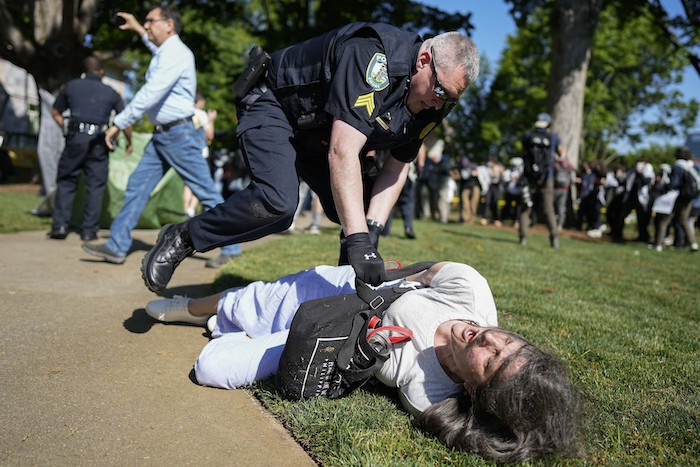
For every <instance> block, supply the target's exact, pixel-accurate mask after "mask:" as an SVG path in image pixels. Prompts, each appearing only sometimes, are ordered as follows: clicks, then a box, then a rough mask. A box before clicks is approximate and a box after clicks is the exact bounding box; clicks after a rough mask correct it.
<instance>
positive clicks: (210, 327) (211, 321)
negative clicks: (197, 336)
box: [207, 315, 216, 332]
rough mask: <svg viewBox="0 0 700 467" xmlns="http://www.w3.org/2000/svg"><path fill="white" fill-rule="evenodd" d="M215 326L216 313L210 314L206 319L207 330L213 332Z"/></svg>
mask: <svg viewBox="0 0 700 467" xmlns="http://www.w3.org/2000/svg"><path fill="white" fill-rule="evenodd" d="M215 327H216V315H212V316H210V317H209V319H208V320H207V330H208V331H209V332H214V328H215Z"/></svg>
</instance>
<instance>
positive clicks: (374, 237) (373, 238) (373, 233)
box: [367, 223, 384, 250]
mask: <svg viewBox="0 0 700 467" xmlns="http://www.w3.org/2000/svg"><path fill="white" fill-rule="evenodd" d="M367 228H368V229H369V241H370V243H372V246H373V247H374V249H375V250H378V249H379V237H380V235H381V234H382V232H383V231H384V229H383V228H382V227H381V226H379V225H377V224H370V223H367Z"/></svg>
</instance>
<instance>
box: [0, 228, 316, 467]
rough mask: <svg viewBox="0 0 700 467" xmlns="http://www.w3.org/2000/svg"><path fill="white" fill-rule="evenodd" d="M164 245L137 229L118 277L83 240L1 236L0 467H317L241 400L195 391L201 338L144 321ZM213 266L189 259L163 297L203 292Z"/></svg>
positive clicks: (189, 330)
mask: <svg viewBox="0 0 700 467" xmlns="http://www.w3.org/2000/svg"><path fill="white" fill-rule="evenodd" d="M157 233H158V232H157V231H156V230H138V231H135V232H134V238H135V239H137V240H138V241H137V242H136V243H135V245H134V246H135V248H136V249H138V251H132V253H131V254H130V255H129V257H128V259H127V262H126V263H125V264H124V265H120V266H118V265H111V264H107V263H103V262H99V261H96V258H93V257H91V256H89V255H88V254H86V253H84V252H83V251H82V249H81V248H80V245H81V241H80V238H79V237H78V236H77V235H76V234H72V235H70V236H69V237H68V239H67V240H65V241H56V240H49V239H47V237H46V235H45V232H25V233H19V234H3V235H0V294H1V297H2V299H1V300H0V313H1V316H2V323H3V325H2V334H1V336H0V419H2V423H1V424H0V465H13V466H14V465H119V466H122V465H203V464H208V465H255V466H258V465H270V466H273V465H274V466H278V465H286V466H296V465H314V463H313V461H312V460H311V459H310V458H309V456H308V455H307V454H306V453H305V452H304V450H303V449H301V448H300V447H299V446H298V445H297V444H296V443H295V442H294V440H293V439H292V438H291V437H290V436H289V434H288V433H287V431H286V430H285V429H284V428H283V427H282V426H281V425H280V424H279V423H277V422H276V421H275V420H274V419H273V418H272V417H271V416H270V415H268V414H267V413H266V412H265V411H264V410H263V409H262V408H261V407H260V405H259V404H258V402H257V401H256V400H255V399H253V398H252V397H251V396H249V395H248V394H247V393H246V392H245V391H239V390H235V391H224V390H217V389H212V388H205V387H201V386H198V385H196V384H194V383H193V382H192V381H191V380H190V377H189V374H190V371H191V369H192V365H193V363H194V361H195V359H196V357H197V355H198V354H199V351H200V350H201V348H202V347H203V346H204V345H205V344H206V343H207V337H206V336H205V334H204V330H203V329H202V328H200V327H194V326H181V325H166V324H162V323H156V322H154V321H153V320H152V319H151V318H149V317H148V316H147V315H146V313H145V311H144V306H145V304H146V303H147V302H148V301H149V300H153V299H155V298H157V297H156V296H155V295H154V294H152V293H150V292H149V291H148V290H147V289H146V287H145V286H144V284H143V282H142V280H141V273H140V271H139V268H140V264H141V259H142V258H143V255H144V254H145V251H146V250H147V249H148V248H150V247H151V246H152V245H153V243H154V242H155V238H156V235H157ZM107 234H108V232H107V231H102V232H101V235H102V236H106V235H107ZM263 241H264V240H263ZM102 242H104V238H101V239H100V243H102ZM252 245H254V244H247V245H244V251H245V250H246V249H247V248H250V247H251V246H252ZM216 254H218V251H212V252H209V253H206V254H197V255H195V257H194V258H190V259H188V260H186V261H184V262H183V263H182V264H181V265H180V267H179V268H178V270H177V272H176V273H175V276H174V278H173V280H172V282H171V284H170V285H171V286H170V288H169V289H168V290H166V291H165V292H164V294H163V295H164V296H167V297H170V296H172V295H174V294H187V295H191V296H201V295H203V294H204V293H207V292H208V290H209V284H210V283H211V281H212V280H213V278H214V275H215V273H216V271H215V270H212V269H207V268H205V267H204V261H205V260H206V259H208V258H211V257H213V256H214V255H216Z"/></svg>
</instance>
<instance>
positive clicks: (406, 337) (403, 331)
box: [367, 320, 413, 344]
mask: <svg viewBox="0 0 700 467" xmlns="http://www.w3.org/2000/svg"><path fill="white" fill-rule="evenodd" d="M370 322H371V320H370ZM381 331H388V332H389V342H391V343H392V344H398V343H399V342H405V341H410V340H411V338H412V337H413V331H411V330H410V329H408V328H403V327H401V326H379V327H378V328H374V329H372V330H371V331H370V332H368V333H367V339H368V340H369V338H370V337H372V336H373V335H375V334H376V333H378V332H381ZM392 333H396V334H398V336H394V335H392Z"/></svg>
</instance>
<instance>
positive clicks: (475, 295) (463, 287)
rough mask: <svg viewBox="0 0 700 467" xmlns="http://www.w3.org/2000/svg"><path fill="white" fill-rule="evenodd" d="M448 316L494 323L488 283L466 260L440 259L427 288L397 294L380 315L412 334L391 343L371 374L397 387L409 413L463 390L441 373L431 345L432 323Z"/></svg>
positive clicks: (494, 309) (433, 330)
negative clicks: (386, 356) (441, 263)
mask: <svg viewBox="0 0 700 467" xmlns="http://www.w3.org/2000/svg"><path fill="white" fill-rule="evenodd" d="M454 319H464V320H471V321H474V322H476V323H477V324H478V325H479V326H498V317H497V311H496V304H495V302H494V300H493V295H492V294H491V288H490V287H489V285H488V282H487V281H486V279H485V278H484V277H483V276H482V275H481V274H479V272H478V271H476V269H474V268H472V267H471V266H467V265H466V264H459V263H449V264H446V265H445V266H443V267H442V269H440V271H438V273H437V274H435V276H434V277H433V280H432V281H431V283H430V288H425V289H419V290H416V291H412V292H409V293H407V294H405V295H403V296H402V297H400V298H399V299H398V300H396V301H395V302H394V303H393V304H392V305H391V306H390V307H389V308H388V309H387V310H386V312H385V314H384V319H383V320H382V324H383V325H395V326H402V327H406V328H409V329H411V330H412V331H413V338H412V339H411V340H410V341H409V342H406V343H400V344H394V348H393V351H392V353H391V356H390V357H389V359H388V360H387V361H386V362H385V363H384V366H383V367H382V369H381V370H380V371H379V372H378V373H377V374H376V376H377V379H379V380H380V381H381V382H382V383H384V384H386V385H388V386H394V387H397V388H399V397H400V398H401V402H402V403H403V405H404V406H405V407H406V409H407V410H408V411H409V412H411V413H413V414H414V415H417V414H418V413H420V412H422V411H424V410H425V409H427V408H428V407H429V406H430V405H431V404H434V403H436V402H440V401H442V400H444V399H445V398H446V397H448V396H450V395H452V394H456V393H458V392H461V391H463V390H464V388H463V386H462V385H461V384H459V383H455V382H454V381H452V379H450V377H449V376H448V375H447V373H445V370H443V368H442V366H441V365H440V362H439V361H438V359H437V355H436V353H435V347H434V345H435V331H436V330H437V328H438V326H439V325H440V324H442V323H444V322H445V321H450V320H454Z"/></svg>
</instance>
